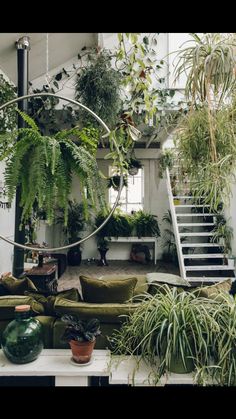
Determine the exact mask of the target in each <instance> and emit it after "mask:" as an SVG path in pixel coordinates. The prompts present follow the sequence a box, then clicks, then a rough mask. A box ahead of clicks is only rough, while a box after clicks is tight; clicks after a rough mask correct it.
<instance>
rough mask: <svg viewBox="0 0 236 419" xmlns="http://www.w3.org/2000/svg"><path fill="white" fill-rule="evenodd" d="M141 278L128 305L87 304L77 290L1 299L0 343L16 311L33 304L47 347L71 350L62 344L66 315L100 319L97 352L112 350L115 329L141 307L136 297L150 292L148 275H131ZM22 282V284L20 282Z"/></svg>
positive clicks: (33, 290) (10, 296)
mask: <svg viewBox="0 0 236 419" xmlns="http://www.w3.org/2000/svg"><path fill="white" fill-rule="evenodd" d="M129 277H135V278H137V283H136V285H135V288H134V292H133V301H132V302H125V303H115V302H107V303H102V304H101V303H91V302H89V303H88V302H84V301H82V299H81V296H80V294H79V292H78V290H77V289H75V288H72V289H70V290H66V291H62V292H59V293H58V295H57V296H47V297H46V296H42V294H40V293H38V292H37V290H35V289H31V288H29V289H28V290H26V291H24V294H25V295H14V294H12V293H11V295H3V296H0V341H1V336H2V332H3V330H4V329H5V327H6V325H7V324H8V323H9V322H10V321H11V320H13V319H14V308H15V306H16V305H19V304H30V305H31V310H32V314H33V315H34V316H35V317H36V318H37V319H38V320H39V321H40V323H41V324H42V326H43V340H44V347H45V348H47V349H50V348H56V349H60V348H68V347H69V345H68V343H66V342H63V341H62V340H61V336H62V334H63V331H64V328H65V324H64V323H63V322H62V321H61V320H60V317H61V316H62V315H63V314H73V315H77V316H78V317H79V318H81V319H84V320H88V319H90V318H97V319H99V321H100V324H101V332H102V334H101V336H98V337H97V340H96V346H95V348H96V349H105V348H109V347H110V344H109V341H108V336H111V334H112V333H113V331H114V329H119V328H120V327H121V324H122V322H123V321H124V319H125V317H122V315H126V314H129V313H132V312H133V311H134V310H135V309H136V308H137V307H138V305H139V304H140V302H136V301H135V297H136V296H137V295H138V294H140V293H142V292H143V291H148V283H147V281H146V277H145V275H129ZM124 278H127V275H126V276H122V275H119V276H112V277H111V276H105V277H103V278H101V279H103V280H106V279H112V280H122V279H124ZM18 281H19V280H18Z"/></svg>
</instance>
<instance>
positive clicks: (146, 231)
mask: <svg viewBox="0 0 236 419" xmlns="http://www.w3.org/2000/svg"><path fill="white" fill-rule="evenodd" d="M134 228H135V229H136V232H137V236H138V237H148V236H151V237H152V236H154V237H159V236H160V229H159V225H158V220H157V216H156V215H153V214H149V213H148V212H145V211H142V210H139V211H137V212H136V213H135V214H134Z"/></svg>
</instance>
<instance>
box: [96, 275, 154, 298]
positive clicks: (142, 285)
mask: <svg viewBox="0 0 236 419" xmlns="http://www.w3.org/2000/svg"><path fill="white" fill-rule="evenodd" d="M131 276H132V277H134V278H136V279H137V284H136V286H135V288H134V294H133V296H134V297H135V296H136V295H139V294H142V293H143V292H147V290H148V286H149V284H148V282H147V279H146V275H129V276H128V275H103V276H101V277H100V278H99V279H102V280H104V281H106V280H122V279H123V280H125V279H128V278H130V277H131Z"/></svg>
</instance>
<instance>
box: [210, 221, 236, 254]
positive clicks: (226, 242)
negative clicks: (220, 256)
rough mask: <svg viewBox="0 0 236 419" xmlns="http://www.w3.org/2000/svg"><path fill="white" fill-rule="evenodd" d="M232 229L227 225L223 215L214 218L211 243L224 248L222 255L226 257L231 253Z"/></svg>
mask: <svg viewBox="0 0 236 419" xmlns="http://www.w3.org/2000/svg"><path fill="white" fill-rule="evenodd" d="M232 239H233V229H232V227H230V226H229V225H227V221H226V219H225V218H224V216H223V215H217V216H216V225H215V227H214V229H213V236H212V239H211V241H212V242H219V245H222V247H223V248H224V253H225V255H227V254H228V253H231V251H232Z"/></svg>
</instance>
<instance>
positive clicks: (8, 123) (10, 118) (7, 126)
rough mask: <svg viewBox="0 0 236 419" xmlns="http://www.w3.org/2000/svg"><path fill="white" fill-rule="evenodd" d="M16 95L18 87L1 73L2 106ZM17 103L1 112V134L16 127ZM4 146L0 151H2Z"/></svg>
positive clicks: (0, 94) (0, 102)
mask: <svg viewBox="0 0 236 419" xmlns="http://www.w3.org/2000/svg"><path fill="white" fill-rule="evenodd" d="M15 97H16V87H15V86H14V84H13V83H10V82H8V81H7V80H6V79H5V78H4V77H3V75H2V74H0V106H1V105H3V104H4V103H6V102H8V101H10V100H12V99H14V98H15ZM15 109H16V105H15V104H13V105H10V106H8V107H7V108H4V109H2V110H1V112H0V134H2V133H5V132H6V131H11V130H13V129H14V128H16V123H17V119H16V117H17V115H16V111H15ZM2 151H3V150H2V147H1V148H0V152H2Z"/></svg>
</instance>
